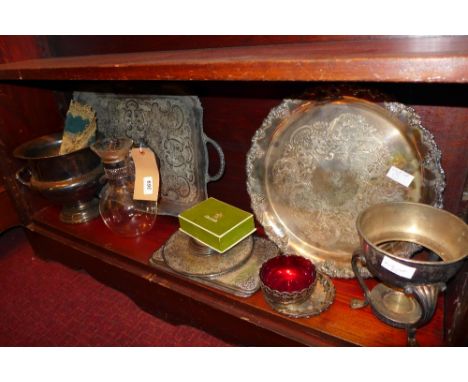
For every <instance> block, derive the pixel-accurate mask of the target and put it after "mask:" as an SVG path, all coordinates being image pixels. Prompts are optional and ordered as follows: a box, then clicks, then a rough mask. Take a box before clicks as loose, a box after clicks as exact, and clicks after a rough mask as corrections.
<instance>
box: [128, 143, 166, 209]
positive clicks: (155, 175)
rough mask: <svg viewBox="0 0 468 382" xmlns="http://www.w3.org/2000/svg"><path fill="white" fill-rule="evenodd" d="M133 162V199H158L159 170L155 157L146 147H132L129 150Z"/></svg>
mask: <svg viewBox="0 0 468 382" xmlns="http://www.w3.org/2000/svg"><path fill="white" fill-rule="evenodd" d="M131 155H132V158H133V162H134V163H135V189H134V191H133V199H135V200H151V201H156V200H158V192H159V170H158V165H157V163H156V157H155V155H154V153H153V151H152V150H151V149H150V148H148V147H144V148H143V147H142V146H141V145H140V147H139V148H134V149H132V151H131Z"/></svg>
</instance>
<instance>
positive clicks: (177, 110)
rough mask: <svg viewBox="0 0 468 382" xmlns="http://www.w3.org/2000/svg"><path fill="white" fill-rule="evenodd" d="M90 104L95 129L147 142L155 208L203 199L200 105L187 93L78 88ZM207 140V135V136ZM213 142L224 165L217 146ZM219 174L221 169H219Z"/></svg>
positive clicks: (175, 209)
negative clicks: (155, 183)
mask: <svg viewBox="0 0 468 382" xmlns="http://www.w3.org/2000/svg"><path fill="white" fill-rule="evenodd" d="M75 98H76V99H79V100H81V101H83V102H86V103H88V104H90V105H92V107H93V108H94V110H95V111H96V114H97V118H98V132H99V133H100V134H102V135H104V136H127V137H129V138H131V139H133V140H134V142H135V144H136V145H138V144H142V145H145V146H148V147H150V148H151V149H152V150H153V151H154V152H155V153H156V155H157V157H158V160H159V166H160V168H159V170H160V174H161V188H160V192H161V201H160V206H159V211H158V213H162V214H170V215H177V214H178V213H179V212H180V211H182V210H184V209H186V208H188V207H190V206H192V205H194V204H196V203H197V202H199V201H201V200H203V199H205V198H206V181H208V180H210V181H211V180H216V179H215V178H214V177H211V178H210V179H206V178H207V177H208V175H207V168H208V157H207V153H206V148H205V146H204V145H205V141H204V140H205V139H206V140H208V138H207V137H206V136H204V134H203V132H202V119H201V116H202V108H201V105H200V102H199V100H198V98H196V97H191V96H183V97H177V96H157V97H156V96H137V95H135V96H123V95H115V94H98V93H87V92H77V93H75ZM210 141H211V140H210ZM213 144H214V145H215V148H216V150H217V151H218V152H219V154H220V157H221V163H222V165H221V167H222V168H223V166H224V159H223V157H222V152H221V149H220V148H219V147H218V146H217V145H216V143H213ZM220 173H222V171H221V170H220Z"/></svg>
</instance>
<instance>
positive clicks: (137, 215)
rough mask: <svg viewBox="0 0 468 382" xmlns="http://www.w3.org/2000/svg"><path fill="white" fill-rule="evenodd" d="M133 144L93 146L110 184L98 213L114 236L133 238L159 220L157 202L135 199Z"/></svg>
mask: <svg viewBox="0 0 468 382" xmlns="http://www.w3.org/2000/svg"><path fill="white" fill-rule="evenodd" d="M132 145H133V141H132V140H131V139H129V138H106V139H102V140H99V141H97V142H96V143H94V144H93V145H91V149H92V150H93V151H94V152H95V153H96V154H97V155H99V157H100V158H101V160H102V163H103V165H104V171H105V174H106V177H107V179H108V183H107V185H106V186H105V188H104V189H103V192H102V196H101V200H100V202H99V212H100V214H101V217H102V220H104V223H105V224H106V226H107V227H109V228H110V229H111V230H112V231H114V232H115V233H117V234H119V235H122V236H127V237H134V236H138V235H142V234H144V233H146V232H148V231H149V230H150V229H151V228H152V227H153V225H154V222H155V220H156V212H157V202H155V201H146V200H134V199H133V191H134V185H135V170H134V165H133V161H132V159H131V157H130V149H131V148H132Z"/></svg>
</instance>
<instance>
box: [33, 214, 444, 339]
mask: <svg viewBox="0 0 468 382" xmlns="http://www.w3.org/2000/svg"><path fill="white" fill-rule="evenodd" d="M58 212H59V211H58V209H57V208H55V207H47V208H45V209H43V210H41V211H39V212H38V213H36V214H35V216H34V219H33V223H32V224H30V225H29V226H28V228H29V229H30V230H31V231H33V232H36V233H38V234H40V235H41V236H43V237H48V238H49V239H51V240H56V241H58V242H60V243H62V245H66V246H67V247H68V248H73V249H74V250H76V251H78V252H79V253H80V254H83V256H90V257H93V258H95V259H98V260H99V261H101V262H103V263H104V264H105V266H106V267H109V268H118V269H119V270H121V271H123V272H126V273H129V274H132V275H134V276H136V277H138V278H139V279H141V280H142V281H143V282H145V283H146V284H148V286H149V285H150V284H151V285H152V286H154V285H156V286H157V287H158V288H166V289H170V290H171V291H172V292H175V293H177V294H179V295H181V296H184V297H189V298H190V299H193V300H195V301H197V302H199V303H201V304H202V305H207V306H209V307H210V308H212V309H215V310H217V311H221V312H223V313H224V314H227V315H229V316H230V317H232V318H234V319H238V320H241V321H244V323H248V324H250V325H253V326H255V327H257V329H258V328H262V329H264V330H267V331H270V332H273V333H276V334H277V335H280V336H284V338H287V339H288V340H293V341H295V342H297V343H298V344H305V345H362V346H405V345H406V337H405V331H404V330H399V329H395V328H392V327H390V326H388V325H385V324H384V323H382V322H380V321H379V320H378V319H377V318H376V317H375V316H374V315H373V314H372V312H371V310H370V308H368V307H367V308H364V309H362V310H352V309H350V308H349V302H350V300H351V299H352V298H360V297H361V296H362V293H361V290H360V287H359V285H358V283H357V281H356V280H340V279H334V280H333V282H334V285H335V287H336V298H335V302H334V303H333V304H332V306H331V307H330V309H329V310H328V311H326V312H324V313H322V314H320V315H318V316H316V317H311V318H309V319H290V318H287V317H284V316H282V315H280V314H278V313H276V312H274V311H273V310H272V309H271V308H270V307H269V306H268V305H267V304H266V303H265V301H264V299H263V296H262V294H261V292H257V293H256V294H254V295H253V296H251V297H249V298H241V297H236V296H233V295H230V294H227V293H224V292H222V291H219V290H217V289H213V288H210V287H207V286H205V285H203V284H200V283H197V282H196V281H194V280H192V279H188V278H185V277H183V276H178V275H174V274H173V273H172V272H164V271H163V270H159V269H154V268H152V267H150V266H149V265H148V264H149V263H148V260H149V258H150V257H151V255H152V253H153V252H154V251H155V250H156V249H157V248H159V247H160V246H161V245H162V244H163V243H164V242H165V241H166V240H167V238H169V236H170V235H171V234H172V233H173V232H174V231H175V230H176V229H177V220H176V219H175V218H171V217H165V216H159V217H158V220H157V223H156V225H155V227H154V229H153V230H152V231H151V232H150V233H148V234H146V235H144V236H142V237H139V238H137V239H125V238H122V237H118V236H116V235H114V234H113V233H112V232H111V231H110V230H108V229H107V228H106V227H105V226H104V224H103V222H102V220H101V219H95V220H93V221H91V222H89V223H87V224H79V225H67V224H64V223H62V222H60V220H59V218H58ZM47 252H48V249H47V248H46V249H44V248H42V253H45V254H46V255H47ZM63 256H65V254H63ZM80 256H81V255H80ZM80 256H78V257H77V259H78V260H81V261H83V259H84V258H80ZM368 282H369V284H370V285H375V281H374V280H369V281H368ZM157 303H158V302H157V301H156V300H155V304H156V305H157ZM442 306H443V300H442V298H441V299H440V301H439V303H438V308H437V311H436V314H435V315H434V317H433V319H432V321H431V322H430V323H429V324H428V325H427V326H425V327H424V328H422V329H420V330H418V334H417V338H418V340H419V341H420V344H421V345H423V346H440V345H442V344H443V341H442V336H443V322H442V321H443V308H442ZM190 313H191V314H193V315H196V314H197V312H190ZM219 325H223V322H219ZM254 344H255V343H254Z"/></svg>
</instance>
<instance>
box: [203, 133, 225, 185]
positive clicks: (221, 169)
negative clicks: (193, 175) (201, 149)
mask: <svg viewBox="0 0 468 382" xmlns="http://www.w3.org/2000/svg"><path fill="white" fill-rule="evenodd" d="M203 140H204V143H205V145H206V144H208V143H210V144H211V145H212V146H213V147H214V148H215V150H216V152H217V153H218V155H219V170H218V172H217V173H216V174H214V175H210V174H209V173H208V153H206V158H207V160H206V162H207V166H206V174H205V175H206V183H209V182H214V181H216V180H218V179H219V178H221V177H222V176H223V174H224V168H225V166H226V162H225V160H224V153H223V149H222V148H221V146H220V145H219V144H218V142H216V141H215V140H213V139H211V138H209V137H207V136H206V135H205V134H203Z"/></svg>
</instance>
